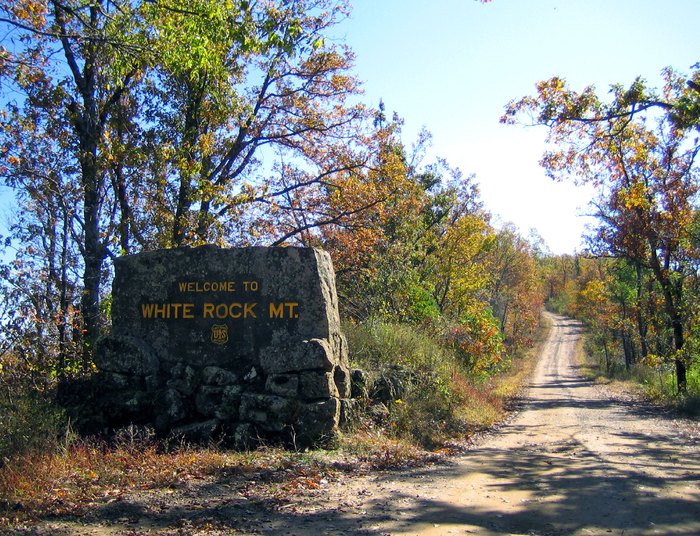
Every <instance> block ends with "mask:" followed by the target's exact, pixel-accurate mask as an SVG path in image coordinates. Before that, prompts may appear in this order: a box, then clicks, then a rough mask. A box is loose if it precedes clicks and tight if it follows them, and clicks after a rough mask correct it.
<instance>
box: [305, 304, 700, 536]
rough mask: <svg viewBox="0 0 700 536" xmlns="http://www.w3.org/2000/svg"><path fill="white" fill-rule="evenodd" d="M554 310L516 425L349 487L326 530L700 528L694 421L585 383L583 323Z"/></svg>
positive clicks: (687, 531) (633, 531)
mask: <svg viewBox="0 0 700 536" xmlns="http://www.w3.org/2000/svg"><path fill="white" fill-rule="evenodd" d="M549 317H550V319H551V321H552V329H551V332H550V335H549V338H548V341H547V343H546V344H545V346H544V349H543V352H542V356H541V359H540V361H539V362H538V365H537V368H536V370H535V373H534V375H533V377H532V379H531V382H530V386H529V388H528V390H527V394H526V396H525V399H524V401H523V407H522V410H521V411H520V412H519V413H518V415H517V416H515V417H514V418H513V420H512V421H511V422H510V423H509V424H508V425H506V426H504V427H502V428H501V429H500V430H498V431H497V432H496V433H495V434H493V435H492V436H490V437H489V438H487V439H486V440H485V441H484V442H483V443H482V444H481V445H480V446H479V447H477V448H476V449H475V450H473V451H472V452H469V453H467V454H466V455H465V456H463V457H460V458H459V459H458V460H456V461H455V462H454V463H453V464H451V465H450V466H449V467H437V468H428V469H423V470H415V471H409V472H406V473H402V474H393V473H391V474H386V475H379V476H376V477H374V478H370V479H367V480H366V481H364V482H354V483H352V485H348V486H346V488H348V489H346V490H345V496H348V495H352V493H353V491H352V490H354V491H355V492H356V493H360V492H363V490H364V492H363V493H364V495H363V496H361V497H359V498H358V499H356V500H355V502H353V503H352V507H351V508H349V510H348V511H347V512H346V516H343V515H342V514H339V515H336V516H332V517H334V518H335V519H331V520H328V521H329V522H330V523H336V524H337V525H336V526H335V527H334V526H333V525H332V524H327V525H325V528H326V529H327V530H333V531H334V530H337V529H339V528H340V527H339V526H338V525H344V527H345V528H346V529H350V530H351V531H354V533H356V534H358V533H367V534H371V533H374V534H377V533H379V534H392V535H398V534H426V535H443V534H482V535H496V534H518V535H520V534H523V535H542V536H545V535H569V534H575V535H595V534H601V535H602V534H605V535H608V534H620V535H622V534H626V535H646V534H683V535H688V536H690V535H697V534H700V457H699V456H698V442H697V435H696V434H697V423H694V425H693V423H684V422H683V421H675V420H672V419H669V418H664V417H663V416H659V415H658V414H656V413H655V412H651V411H648V408H647V410H646V411H645V410H644V408H640V407H637V406H636V405H635V404H634V403H629V402H624V401H621V400H615V399H611V398H610V396H609V395H607V394H606V393H605V392H604V391H603V390H602V389H601V388H600V387H599V386H596V385H594V384H593V383H592V382H589V381H586V380H584V379H583V378H582V377H581V376H580V374H579V373H578V370H577V366H576V362H575V361H576V360H575V357H576V351H577V345H578V342H579V338H580V336H581V332H582V327H581V325H580V324H579V323H578V322H576V321H573V320H570V319H566V318H564V317H560V316H555V315H549ZM318 506H319V505H316V507H318ZM323 510H324V509H323V508H321V510H317V513H319V515H320V512H322V511H323ZM300 513H301V512H300ZM353 518H355V521H356V524H355V525H354V526H353V525H352V524H351V523H349V521H350V520H352V519H353ZM318 521H319V522H320V521H321V520H320V519H319V520H318ZM307 522H308V523H309V525H315V526H316V527H317V529H314V530H311V531H309V534H311V533H313V532H316V533H317V534H321V533H328V532H324V525H323V522H320V523H318V522H314V520H313V516H311V517H310V518H308V519H307ZM308 528H311V527H308ZM338 533H340V532H338Z"/></svg>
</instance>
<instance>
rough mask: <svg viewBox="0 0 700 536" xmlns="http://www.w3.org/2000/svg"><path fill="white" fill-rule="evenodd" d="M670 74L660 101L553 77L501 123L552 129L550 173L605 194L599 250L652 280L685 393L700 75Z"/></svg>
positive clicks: (642, 89) (632, 89) (600, 204)
mask: <svg viewBox="0 0 700 536" xmlns="http://www.w3.org/2000/svg"><path fill="white" fill-rule="evenodd" d="M663 75H664V80H665V86H664V88H663V90H662V91H661V92H660V93H659V92H657V91H656V90H654V89H651V88H649V87H648V86H647V84H646V83H645V81H644V80H642V79H640V78H638V79H637V80H635V81H634V82H633V83H632V84H631V85H630V86H629V87H624V86H622V85H615V86H612V87H611V89H610V98H609V100H603V99H601V98H600V97H599V96H598V95H597V94H596V91H595V89H594V88H593V87H587V88H585V89H584V90H583V91H581V92H576V91H573V90H571V89H569V88H568V87H567V85H566V83H565V81H564V80H562V79H560V78H552V79H550V80H546V81H543V82H540V83H539V84H537V95H535V96H532V97H525V98H523V99H520V100H518V101H513V102H511V103H510V104H509V105H508V107H507V109H506V114H505V115H504V117H503V119H502V120H503V121H504V122H506V123H512V122H514V121H515V120H516V119H517V118H518V117H519V116H521V115H529V117H530V121H531V123H532V124H537V125H545V126H547V127H548V128H549V138H548V141H549V142H551V143H552V144H553V145H554V149H553V150H551V151H549V152H547V153H546V154H545V155H544V157H543V159H542V165H543V166H544V168H545V169H546V170H547V173H548V174H549V175H550V176H551V177H552V178H554V179H559V180H561V179H570V180H574V181H580V182H588V183H592V184H594V185H596V186H597V187H598V192H599V198H598V201H597V203H596V205H595V209H596V215H597V217H598V221H599V225H598V228H597V230H596V232H595V235H594V236H592V237H590V250H591V252H592V253H594V254H596V255H612V256H615V257H618V258H623V259H626V260H628V261H629V262H630V263H632V265H633V266H638V267H639V268H640V269H645V270H648V271H649V273H650V274H651V275H652V277H653V280H654V284H655V285H658V287H659V289H660V292H661V295H662V296H663V312H664V314H665V315H666V319H667V323H668V326H669V329H670V330H671V333H672V337H673V341H674V348H673V350H674V351H673V353H672V355H671V359H672V360H673V361H674V363H675V367H676V377H677V382H678V388H679V390H681V391H683V390H685V385H686V366H687V363H688V356H687V354H686V353H685V352H684V351H683V347H684V344H685V342H686V333H687V330H688V326H689V320H690V318H691V317H692V316H693V311H692V310H691V302H690V301H689V300H688V299H687V298H688V297H687V293H686V291H687V288H688V283H689V280H690V278H692V277H693V276H694V273H695V272H694V264H695V260H696V259H697V258H698V250H697V248H696V245H697V239H696V237H695V236H694V233H695V229H696V228H695V225H694V222H695V220H696V213H697V193H698V187H699V186H700V185H699V184H698V180H699V176H698V167H697V160H696V159H697V155H698V151H700V145H698V138H697V133H696V132H695V131H696V130H697V129H698V128H699V127H700V106H699V103H700V86H698V81H700V66H698V65H696V66H695V68H694V71H693V73H692V74H691V76H683V75H681V74H679V73H677V72H675V71H674V70H672V69H666V70H664V72H663Z"/></svg>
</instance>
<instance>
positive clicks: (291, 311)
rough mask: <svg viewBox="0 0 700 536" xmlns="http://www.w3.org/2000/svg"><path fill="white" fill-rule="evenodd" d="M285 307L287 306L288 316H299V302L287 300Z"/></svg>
mask: <svg viewBox="0 0 700 536" xmlns="http://www.w3.org/2000/svg"><path fill="white" fill-rule="evenodd" d="M284 305H285V307H286V308H287V318H299V312H298V311H297V307H299V303H298V302H285V304H284Z"/></svg>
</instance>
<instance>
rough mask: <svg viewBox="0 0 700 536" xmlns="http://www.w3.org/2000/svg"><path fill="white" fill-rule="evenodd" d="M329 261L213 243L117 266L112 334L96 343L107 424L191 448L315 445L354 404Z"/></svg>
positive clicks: (292, 251) (316, 255)
mask: <svg viewBox="0 0 700 536" xmlns="http://www.w3.org/2000/svg"><path fill="white" fill-rule="evenodd" d="M347 356H348V350H347V344H346V342H345V338H344V337H343V335H342V333H341V330H340V321H339V317H338V303H337V296H336V291H335V276H334V272H333V267H332V263H331V260H330V257H329V255H328V254H327V253H325V252H323V251H320V250H317V249H309V248H258V247H255V248H239V249H221V248H217V247H213V246H203V247H199V248H192V249H191V248H182V249H175V250H161V251H153V252H146V253H142V254H138V255H133V256H127V257H123V258H120V259H117V260H116V261H115V278H114V284H113V298H112V332H111V334H110V335H109V336H108V337H105V338H103V339H102V340H100V342H99V343H98V346H97V348H96V351H95V361H96V365H97V367H98V374H97V378H96V384H95V387H96V391H97V395H98V396H97V397H96V400H98V401H99V402H98V403H97V404H96V405H97V406H98V407H97V408H96V409H97V411H98V412H99V413H100V415H101V419H102V420H103V422H104V424H105V425H106V426H108V427H111V428H117V427H120V426H125V425H128V424H139V425H146V426H152V427H153V428H155V429H156V431H157V432H159V433H160V434H165V435H167V434H175V435H180V436H183V437H186V438H188V439H193V440H206V439H209V438H214V437H222V438H225V439H228V440H229V441H231V442H232V443H234V444H235V445H236V446H238V447H249V446H253V445H254V444H255V443H256V442H257V441H260V440H275V441H284V442H286V443H293V444H294V445H295V446H297V447H299V446H309V445H318V444H323V443H326V442H327V441H329V440H331V439H332V438H333V437H334V436H335V434H336V433H337V430H338V426H339V422H340V421H341V419H342V414H343V411H344V407H345V404H346V403H347V399H348V397H349V396H350V374H349V370H348V357H347Z"/></svg>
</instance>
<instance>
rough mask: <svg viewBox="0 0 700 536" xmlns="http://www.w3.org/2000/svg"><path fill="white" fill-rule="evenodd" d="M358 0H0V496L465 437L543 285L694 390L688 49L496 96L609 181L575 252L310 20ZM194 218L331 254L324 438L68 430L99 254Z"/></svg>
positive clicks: (203, 474)
mask: <svg viewBox="0 0 700 536" xmlns="http://www.w3.org/2000/svg"><path fill="white" fill-rule="evenodd" d="M349 9H350V8H349V5H348V4H347V3H346V2H344V1H340V2H338V1H330V0H299V1H296V2H275V1H269V2H252V3H251V2H243V1H241V2H237V1H232V2H224V3H222V2H220V1H218V0H197V1H189V0H177V1H175V2H174V4H173V5H172V6H171V5H170V4H168V5H166V4H162V3H158V2H155V3H154V2H142V1H131V2H120V1H110V2H101V1H99V0H98V1H94V2H85V1H83V0H67V1H66V2H47V1H44V0H0V15H1V16H0V18H1V19H2V25H3V28H5V29H7V35H12V38H13V45H12V47H10V48H2V49H0V82H2V83H0V96H1V97H2V99H3V105H4V108H3V110H2V113H0V182H1V183H2V185H3V186H5V187H7V188H9V189H10V190H11V191H12V192H13V194H14V201H15V203H14V207H13V209H14V212H13V216H12V224H11V225H10V228H9V230H8V236H2V237H0V254H1V255H0V524H5V525H7V524H13V523H15V522H20V521H21V520H22V519H27V518H31V517H33V516H40V515H42V514H43V513H47V512H53V513H54V514H55V513H58V514H61V513H67V514H75V515H79V514H80V512H82V511H84V509H85V508H89V507H91V505H93V504H97V503H104V502H105V501H110V500H113V499H114V500H118V498H119V497H121V496H123V495H124V494H125V493H126V492H127V491H129V490H138V489H144V488H146V489H147V488H152V487H163V488H167V487H169V486H177V485H180V484H181V483H183V482H186V481H188V480H191V479H199V478H210V477H211V476H212V475H225V474H229V473H230V474H241V475H246V474H256V475H267V476H266V477H265V478H268V480H270V479H272V480H273V481H275V483H276V484H275V486H276V487H275V489H276V490H278V491H279V492H280V493H283V492H285V490H293V489H294V486H310V487H313V486H314V485H317V484H318V479H322V478H326V477H327V476H326V475H327V474H330V473H331V472H332V471H342V470H343V467H358V466H368V467H389V466H401V465H403V464H406V463H412V462H416V463H417V462H420V461H425V460H426V459H431V457H433V456H436V455H439V454H440V453H445V452H449V451H451V450H455V449H458V448H459V445H460V444H464V442H468V440H469V438H470V437H472V436H473V435H474V434H477V433H479V432H480V431H482V430H484V429H486V428H488V427H489V426H492V425H493V424H494V423H495V422H498V421H499V420H500V419H502V418H503V416H504V412H505V410H506V409H507V407H508V403H509V401H510V400H512V398H513V396H515V393H517V390H518V386H519V385H520V381H521V379H522V378H523V376H524V375H525V374H527V370H528V366H529V365H528V364H527V363H529V361H528V358H527V356H532V353H533V350H534V349H535V348H536V346H537V342H538V337H539V333H540V329H541V327H540V313H541V310H542V308H543V304H544V302H545V300H546V301H547V304H548V305H549V307H550V308H551V309H553V310H555V311H558V312H561V313H564V314H568V315H571V316H574V317H576V318H579V319H581V320H583V321H584V322H585V323H586V325H587V326H588V327H589V330H590V338H589V351H590V353H591V355H593V356H595V357H596V358H597V359H598V360H599V362H600V367H599V370H601V371H604V372H605V373H607V374H611V375H619V374H620V371H621V370H624V374H626V375H630V376H637V377H639V378H642V383H644V384H645V385H646V388H647V389H648V392H649V393H650V395H653V396H655V397H657V398H658V399H660V400H664V401H668V402H672V403H674V404H676V405H677V406H678V407H684V408H686V409H687V410H689V411H691V410H692V411H697V407H698V405H699V404H698V399H699V397H700V379H699V377H700V363H699V361H698V355H700V327H699V326H700V278H699V276H698V274H699V273H700V272H699V271H698V266H699V264H700V238H699V237H700V217H699V216H698V210H697V198H698V186H699V185H698V170H697V165H696V162H695V160H696V156H697V154H698V153H699V152H700V148H699V146H698V142H697V138H696V136H697V130H698V128H699V121H700V119H699V118H700V113H699V112H698V110H700V105H699V104H698V103H699V102H700V91H698V87H700V69H698V67H697V66H696V67H695V68H693V71H692V73H691V74H690V75H688V76H686V75H683V74H681V73H677V72H675V71H673V70H671V69H668V70H667V71H665V73H664V74H665V77H666V87H665V88H664V90H663V91H662V92H661V94H657V92H655V90H653V89H651V88H648V87H647V86H646V85H645V83H644V81H642V80H637V81H635V82H634V83H633V84H632V86H631V87H630V88H624V87H622V86H615V87H613V88H612V92H611V95H612V102H604V101H602V100H601V99H599V98H598V97H597V96H596V95H595V92H594V90H593V89H592V88H586V89H585V90H584V91H583V92H581V93H576V92H574V91H572V90H570V89H569V88H568V87H567V86H566V83H565V82H564V81H563V80H560V79H558V78H554V79H552V80H549V81H545V82H542V83H540V84H538V85H537V92H538V93H537V95H536V96H534V97H526V98H523V99H521V100H518V101H513V102H512V103H511V104H510V105H508V107H507V109H506V114H505V116H504V121H505V122H508V123H511V122H516V121H519V118H520V117H522V116H523V115H525V116H528V117H530V118H531V119H532V121H531V122H532V123H534V124H538V125H544V126H546V127H547V128H549V129H550V141H551V142H552V144H553V147H555V150H554V151H553V152H552V153H548V154H547V155H545V157H544V159H543V165H544V166H545V168H546V170H547V172H548V173H549V174H550V175H551V176H552V177H554V178H557V179H563V180H573V179H572V178H575V180H580V181H585V182H589V183H592V184H595V185H597V186H599V189H600V199H599V200H598V202H597V204H596V206H595V208H596V209H597V210H598V211H599V212H598V214H597V216H598V219H599V222H600V225H599V227H598V228H597V229H595V230H594V234H593V235H592V236H591V237H590V247H589V248H588V251H587V253H586V255H576V256H552V255H548V254H547V253H546V248H545V247H544V245H543V244H541V243H540V240H539V239H538V238H537V237H536V236H534V235H531V236H529V237H527V238H525V237H523V236H522V235H521V233H520V232H519V231H518V230H517V229H515V228H514V227H513V226H510V225H507V224H506V225H498V226H496V225H495V224H494V223H493V221H492V217H491V215H490V214H489V212H488V210H487V208H486V207H484V206H483V204H482V202H481V199H480V197H479V190H478V186H477V183H476V179H475V177H473V176H470V175H468V174H464V173H463V172H462V171H461V170H459V169H455V168H454V167H452V166H451V165H450V164H449V162H447V161H445V160H444V159H441V158H437V157H433V156H430V154H431V152H430V143H431V137H430V134H429V133H428V132H427V131H422V132H420V133H419V134H418V135H417V136H416V139H414V140H408V141H407V140H405V139H404V137H403V133H402V120H401V118H400V116H399V115H398V114H396V113H391V112H389V111H387V109H386V106H385V104H384V103H383V102H380V103H372V104H368V103H362V101H361V99H362V88H361V85H360V83H359V82H358V80H357V79H356V77H355V76H354V74H353V72H352V67H353V66H352V60H353V56H352V52H351V51H350V50H348V49H347V48H345V47H344V46H342V44H341V43H339V42H338V41H337V40H336V39H332V38H328V37H329V36H330V35H332V30H333V28H334V26H335V25H336V24H337V22H338V21H339V20H341V19H342V18H343V17H344V16H346V15H347V14H348V12H349ZM648 110H653V111H654V113H650V114H649V115H648V116H647V115H646V114H645V116H644V118H643V117H642V116H640V115H639V113H640V112H641V111H648ZM647 119H648V120H647ZM694 140H695V141H694ZM202 244H216V245H219V246H224V247H227V246H250V245H271V246H290V245H295V246H306V247H319V248H323V249H325V250H326V251H328V252H329V253H330V254H331V256H332V258H333V262H334V266H335V269H336V280H337V290H338V296H339V303H340V308H341V316H342V318H343V319H344V321H345V322H346V323H345V331H346V333H347V335H348V338H349V341H350V351H351V359H352V364H353V366H354V367H356V368H358V369H361V370H362V372H361V373H360V372H358V373H357V375H356V377H357V379H358V382H357V387H358V389H359V390H360V391H359V392H358V393H356V400H357V408H358V411H357V413H358V415H357V418H356V419H355V423H354V428H352V429H351V430H350V431H348V432H346V433H345V434H344V435H343V437H342V438H341V439H340V441H339V444H338V450H337V452H335V453H333V454H332V455H329V454H328V453H327V452H325V451H318V452H311V453H298V452H287V451H283V450H279V449H277V448H276V447H275V446H273V445H270V446H267V447H265V448H263V449H261V450H260V451H258V452H255V453H235V452H226V451H223V450H222V449H220V448H218V447H217V446H216V445H209V446H207V447H194V446H190V445H182V444H179V443H177V442H173V441H168V440H167V439H163V438H159V439H156V438H154V437H153V436H152V434H151V433H150V432H149V431H148V430H139V429H131V428H128V429H126V430H123V431H122V432H120V433H119V434H117V435H116V436H114V437H103V438H85V437H79V436H78V435H77V434H76V433H75V432H74V431H73V427H72V425H71V422H70V421H69V420H68V419H67V417H66V416H65V415H64V414H63V412H62V411H61V409H60V407H59V406H58V405H57V404H56V393H57V386H58V385H59V384H60V383H61V380H62V379H64V378H70V377H79V376H83V375H90V374H92V373H93V372H94V364H93V360H92V350H93V348H94V346H95V342H96V341H97V339H98V338H99V337H100V336H101V335H102V334H103V333H105V332H106V331H107V330H109V324H110V317H109V314H110V286H111V276H112V260H113V259H114V258H115V257H117V256H119V255H125V254H130V253H138V252H142V251H148V250H153V249H158V248H174V247H180V246H198V245H202ZM436 453H437V454H436ZM343 459H346V460H347V461H346V462H342V461H339V460H343ZM345 463H347V464H349V465H344V464H345ZM270 474H275V475H278V476H275V477H271V476H270ZM280 475H281V476H280ZM275 479H277V480H275ZM249 480H250V481H252V480H254V479H252V478H251V479H249ZM260 480H261V479H257V480H256V482H257V481H260ZM263 480H264V479H263ZM242 485H243V484H242ZM242 489H243V488H242ZM246 490H247V491H246ZM244 491H246V493H254V492H255V490H254V489H252V488H246V489H245V490H244Z"/></svg>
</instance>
